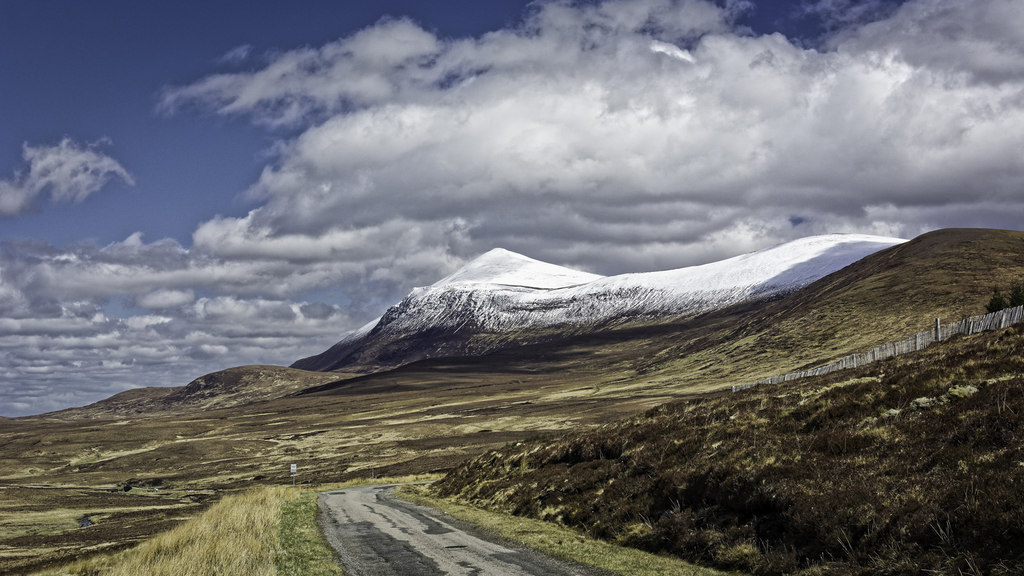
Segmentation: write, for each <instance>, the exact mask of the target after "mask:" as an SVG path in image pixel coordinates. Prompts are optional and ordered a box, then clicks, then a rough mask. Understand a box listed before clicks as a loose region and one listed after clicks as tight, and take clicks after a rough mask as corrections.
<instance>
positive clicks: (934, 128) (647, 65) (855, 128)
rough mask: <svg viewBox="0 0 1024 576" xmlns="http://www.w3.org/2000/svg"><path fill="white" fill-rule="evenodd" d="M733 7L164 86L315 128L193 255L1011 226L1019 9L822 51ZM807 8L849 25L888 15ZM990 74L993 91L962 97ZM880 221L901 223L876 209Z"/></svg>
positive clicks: (940, 2) (906, 18)
mask: <svg viewBox="0 0 1024 576" xmlns="http://www.w3.org/2000/svg"><path fill="white" fill-rule="evenodd" d="M742 9H744V6H742V5H740V4H738V3H735V4H733V5H732V8H731V9H723V8H721V7H718V6H715V5H713V4H711V3H707V2H700V1H689V2H672V1H669V0H663V1H661V0H647V1H622V2H616V1H608V2H602V3H597V4H570V3H565V2H547V3H541V4H539V5H537V6H536V7H535V9H534V11H533V13H532V15H531V16H530V17H529V18H528V19H527V20H526V21H525V22H524V23H523V24H522V25H521V26H520V27H518V28H515V29H507V30H499V31H496V32H493V33H490V34H487V35H484V36H481V37H478V38H472V39H455V40H442V39H439V38H436V37H434V36H432V35H431V34H430V33H429V32H426V31H424V30H422V29H420V28H419V27H417V26H416V25H415V24H414V23H412V22H410V21H407V20H388V21H384V22H381V23H379V24H378V25H375V26H373V27H371V28H368V29H367V30H364V31H362V32H360V33H358V34H355V35H353V36H351V37H348V38H343V39H341V40H338V41H337V42H334V43H331V44H329V45H326V46H324V47H322V48H320V49H315V50H314V49H303V50H298V51H294V52H288V53H284V54H281V55H279V56H278V57H277V58H276V59H274V60H272V61H271V62H270V63H269V64H268V65H267V66H266V67H265V68H264V69H262V70H257V71H255V72H247V73H241V74H231V75H220V76H213V77H210V78H207V79H205V80H201V81H199V82H197V83H196V84H193V85H191V86H186V87H182V88H178V89H174V90H171V91H168V93H167V94H166V95H165V103H168V104H171V103H173V104H174V105H181V104H182V103H186V102H192V103H198V104H201V105H209V106H213V107H214V108H215V109H217V110H218V111H219V112H221V113H223V114H233V115H239V114H249V115H251V116H252V117H253V118H254V119H255V120H256V121H258V122H261V123H267V124H282V123H290V122H295V121H298V120H304V121H306V122H308V123H307V124H306V125H305V129H304V131H303V132H302V133H301V134H300V135H299V136H298V137H296V138H294V139H292V140H290V141H288V142H284V143H282V144H281V146H280V147H279V150H280V155H279V157H278V158H277V160H276V161H275V162H274V163H273V164H272V165H270V166H268V167H267V168H266V169H265V170H264V172H263V174H262V176H261V177H260V179H259V181H258V182H257V183H256V184H255V185H254V186H253V187H252V189H251V190H250V195H251V196H252V197H253V198H254V199H257V200H259V201H261V202H263V203H264V205H263V206H262V207H261V208H259V209H257V210H255V211H253V212H252V213H250V214H249V215H248V216H247V217H245V218H222V219H218V220H216V221H212V222H208V223H206V224H204V225H203V226H201V227H200V228H199V230H198V231H197V233H196V237H195V240H196V243H197V245H203V246H209V247H210V249H211V250H215V251H219V252H218V253H220V254H221V255H224V256H227V255H228V253H229V252H232V251H233V252H234V254H236V255H239V256H241V255H243V253H244V254H245V255H246V256H248V257H258V256H260V255H262V256H274V257H283V255H284V254H286V253H291V254H295V255H297V256H296V257H308V258H311V259H325V258H330V257H338V256H339V255H341V256H340V257H341V258H344V259H346V260H353V261H357V260H358V259H359V258H365V260H364V261H370V260H373V261H379V259H380V257H381V254H379V253H376V252H375V253H373V254H372V255H370V254H364V252H367V248H366V246H367V244H368V243H370V244H372V245H373V246H375V247H379V246H381V245H382V244H383V243H386V240H385V239H386V238H387V237H388V236H389V235H392V234H394V231H393V228H394V226H392V225H391V224H395V223H400V224H401V225H402V226H412V227H414V228H415V229H416V230H417V231H418V233H419V234H420V237H421V238H422V240H421V241H419V242H418V243H415V244H408V246H409V247H408V248H406V247H405V246H406V245H407V244H406V243H402V242H400V243H399V245H398V246H394V247H386V248H384V250H385V251H388V250H389V251H391V252H394V253H399V254H402V257H403V258H406V257H411V256H413V255H415V254H416V253H417V252H418V251H421V250H422V251H428V250H429V251H435V250H439V249H440V250H444V251H447V252H448V253H449V254H452V255H454V256H456V257H463V256H468V255H471V254H474V253H479V252H481V251H484V250H486V249H488V248H490V247H493V246H495V245H501V246H505V247H508V248H511V249H518V250H521V251H526V252H529V253H531V254H532V255H534V256H537V257H540V258H545V259H552V260H557V259H558V258H559V257H560V256H566V255H572V256H573V257H574V258H575V259H574V260H568V262H569V263H573V264H575V265H577V266H582V267H586V268H589V269H593V270H597V271H601V272H605V273H609V272H621V271H627V270H632V269H636V268H637V267H639V266H644V265H649V264H655V265H659V266H680V265H685V264H690V263H693V260H694V258H707V257H714V256H725V255H728V254H729V253H732V252H735V250H731V249H730V248H729V247H728V246H727V245H721V251H720V252H712V251H709V249H708V247H709V246H714V245H717V244H716V243H714V242H712V241H711V240H710V239H711V238H712V237H713V235H715V234H721V233H722V232H723V231H726V230H730V229H733V228H734V227H735V226H736V223H737V222H748V223H751V224H752V228H751V230H757V233H756V234H757V236H756V242H755V245H757V246H764V245H767V244H771V243H773V242H778V241H783V240H786V239H789V238H792V237H794V236H799V235H806V234H809V233H815V232H826V231H830V230H836V229H864V230H867V229H879V228H884V229H891V230H896V231H899V232H901V233H902V234H904V235H913V234H915V233H916V232H918V231H921V230H923V229H928V228H930V227H934V226H935V225H937V224H938V223H939V222H942V221H948V220H949V219H950V218H937V219H929V220H919V219H916V218H915V217H916V216H920V215H923V214H925V213H931V214H935V212H934V211H925V210H922V208H924V207H930V206H936V205H938V206H949V207H950V208H949V209H950V210H951V214H953V213H955V214H956V215H958V216H960V217H963V218H969V217H970V213H971V209H970V206H972V205H977V206H980V205H981V203H983V202H992V201H997V200H1000V201H1005V202H1006V203H1007V205H1006V209H1007V210H1009V211H1010V212H1012V213H1014V214H1018V215H1024V201H1021V200H1018V199H1017V198H1016V194H1017V191H1019V190H1020V189H1021V185H1022V184H1024V159H1022V158H1021V154H1020V150H1021V149H1022V147H1024V129H1021V128H1024V92H1022V89H1024V84H1022V83H1021V81H1019V80H1018V79H1015V77H1013V76H1012V75H1009V76H1008V75H1007V74H1009V73H1010V72H1011V71H1012V69H1013V66H1016V65H1017V64H1016V63H1017V62H1020V61H1024V58H1018V57H1017V56H1018V54H1017V50H1018V49H1017V48H1014V47H1019V46H1024V42H1021V41H1019V40H1020V38H1019V36H1020V34H1021V33H1020V32H1019V31H1020V30H1021V29H1024V26H1016V24H1018V23H1020V24H1024V22H1022V21H1021V20H1022V18H1021V15H1020V14H1019V12H1020V10H1018V9H1016V8H1015V6H1014V4H1012V3H1009V2H1006V1H1003V0H987V1H985V2H977V3H972V4H971V5H970V6H969V7H968V6H966V5H963V4H962V3H955V2H952V0H948V1H947V0H920V1H917V2H908V3H907V4H906V5H904V6H903V8H902V9H900V10H898V11H895V12H893V13H892V15H891V18H889V19H887V20H884V21H881V22H876V23H873V24H868V25H865V26H862V27H856V28H853V29H847V30H843V32H842V33H841V34H837V35H836V36H835V38H834V40H833V42H832V44H830V48H829V49H828V50H817V49H808V48H804V47H801V46H799V45H795V44H794V43H792V42H791V41H789V40H788V39H786V38H784V37H782V36H780V35H770V36H760V37H758V36H753V35H750V34H748V33H746V32H744V31H742V30H739V29H736V28H735V27H734V26H733V25H732V19H733V18H734V17H735V15H736V13H737V12H738V11H740V10H742ZM815 9H816V10H818V11H819V12H820V13H822V14H827V15H828V17H829V18H831V19H832V20H834V21H836V22H840V21H843V22H846V23H858V22H862V21H865V20H870V19H871V18H872V17H879V16H880V15H887V14H889V12H891V11H892V10H891V9H890V10H883V7H882V6H880V5H877V6H876V5H872V6H865V5H859V4H858V5H856V6H854V5H852V4H849V3H842V2H836V1H830V2H819V3H817V5H816V6H815ZM844 18H845V20H844ZM920 22H924V24H921V23H920ZM950 30H954V31H955V32H950ZM378 51H379V52H380V55H377V52H378ZM665 56H669V58H666V57H665ZM999 62H1001V63H1002V64H998V65H997V63H999ZM993 67H996V68H998V69H999V70H1002V71H1003V72H1004V74H1003V75H1002V76H1000V78H1001V79H1002V80H1001V82H1000V83H997V84H993V83H978V82H974V81H972V79H974V78H975V75H982V76H984V75H989V76H991V74H992V70H993ZM979 77H980V76H979ZM271 80H274V81H271ZM964 197H970V198H973V199H975V201H974V202H970V201H968V202H961V201H960V200H961V199H963V198H964ZM890 205H891V206H895V207H898V208H899V209H900V210H903V212H899V211H897V212H892V211H880V210H878V207H881V206H890ZM954 205H955V206H956V208H955V209H954V208H953V206H954ZM965 205H966V206H967V207H968V209H967V211H966V212H964V206H965ZM953 210H955V212H952V211H953ZM882 213H885V214H888V215H889V217H892V218H893V220H890V221H884V222H878V221H875V220H873V219H872V215H877V214H882ZM794 222H796V223H799V224H796V225H795V224H794ZM410 223H412V224H410ZM754 223H756V225H754ZM406 250H409V252H406ZM697 255H699V256H697Z"/></svg>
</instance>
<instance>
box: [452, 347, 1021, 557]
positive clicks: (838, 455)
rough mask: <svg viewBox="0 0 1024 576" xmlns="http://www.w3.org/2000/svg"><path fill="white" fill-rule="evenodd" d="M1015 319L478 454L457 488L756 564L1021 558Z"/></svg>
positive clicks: (617, 536) (609, 533) (638, 541)
mask: <svg viewBox="0 0 1024 576" xmlns="http://www.w3.org/2000/svg"><path fill="white" fill-rule="evenodd" d="M1022 485H1024V327H1015V328H1010V329H1007V330H1004V331H999V332H991V333H986V334H981V335H975V336H970V337H956V338H953V339H951V340H949V341H946V342H943V343H941V344H938V345H934V346H933V347H931V348H929V349H927V350H924V351H922V352H918V353H915V354H909V355H906V356H901V357H898V358H894V359H890V360H887V361H884V362H880V363H877V364H874V365H871V366H866V367H862V368H859V369H856V370H850V371H843V372H837V373H834V374H831V375H828V376H823V377H818V378H808V379H805V380H801V381H797V382H792V383H787V384H782V385H777V386H763V387H758V388H754V389H751V390H747V391H744V392H740V393H736V394H730V393H726V394H720V395H716V396H709V397H704V398H698V399H693V400H687V401H682V402H677V403H672V404H667V405H665V406H662V407H659V408H657V409H654V410H650V411H648V412H647V413H645V414H642V415H637V416H634V417H632V418H629V419H626V420H622V421H618V422H614V423H610V424H608V425H606V426H602V427H601V428H598V429H596V430H590V431H581V432H578V433H574V434H569V435H566V436H564V437H561V438H553V439H547V440H543V441H539V442H524V443H521V444H513V445H509V446H506V447H505V448H503V449H500V450H495V451H492V452H490V453H486V454H484V455H482V456H481V457H479V458H477V459H476V460H474V461H473V462H471V463H469V464H467V465H466V466H464V467H463V468H461V469H459V470H457V471H455V472H453V473H451V474H449V475H448V476H447V477H446V478H445V479H443V480H441V481H439V482H437V483H435V484H434V485H433V486H432V490H436V492H437V494H438V495H440V496H443V497H456V498H458V501H459V502H460V503H464V504H470V505H473V506H477V507H486V508H488V509H493V510H498V511H502V512H505V513H509V514H514V515H516V516H522V517H530V518H534V519H544V520H550V521H553V522H558V523H561V524H563V525H565V526H568V527H573V528H577V529H580V530H584V531H586V532H587V534H589V535H591V536H594V537H597V538H601V539H604V540H607V541H610V542H615V543H618V544H622V545H627V546H633V547H636V548H640V549H644V550H648V551H652V552H658V553H668V554H673V555H676V556H677V557H680V558H683V559H686V560H688V561H691V562H695V563H699V564H702V565H711V566H715V567H718V568H721V569H732V570H743V571H746V572H752V573H754V574H758V575H762V574H763V575H778V574H805V575H807V576H810V575H818V574H840V575H858V576H860V575H867V574H908V575H909V574H919V573H933V574H949V575H951V576H952V575H960V574H975V573H980V574H995V575H1004V574H1005V575H1009V574H1021V573H1024V548H1022V547H1021V545H1020V542H1024V491H1021V489H1020V486H1022Z"/></svg>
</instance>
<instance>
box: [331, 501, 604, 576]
mask: <svg viewBox="0 0 1024 576" xmlns="http://www.w3.org/2000/svg"><path fill="white" fill-rule="evenodd" d="M320 510H321V518H320V520H321V524H322V526H323V528H324V532H325V533H326V534H327V540H328V541H329V542H330V543H331V546H333V547H334V549H335V550H337V552H338V554H339V556H340V557H341V565H342V568H343V569H344V571H345V574H346V575H348V576H388V575H392V574H394V575H403V576H439V575H448V574H465V575H475V574H481V575H487V576H519V575H536V574H544V575H551V576H561V575H564V576H570V575H572V576H592V575H596V574H599V573H598V572H590V571H587V570H586V569H584V568H580V567H578V566H572V565H569V564H566V563H563V562H560V561H557V560H554V559H552V558H549V557H547V556H544V555H543V554H540V553H538V552H536V551H533V550H522V549H514V548H510V547H509V545H507V544H498V543H495V542H490V541H487V540H484V539H482V538H481V537H480V535H479V534H476V535H474V534H470V533H468V532H467V531H465V530H463V529H460V528H457V527H455V526H453V525H452V523H451V522H452V521H451V519H450V518H448V519H445V517H443V516H442V515H441V513H440V512H438V511H436V510H433V509H430V508H423V507H421V506H416V505H415V504H410V503H408V502H405V501H403V500H399V499H397V498H395V497H394V486H364V487H359V488H350V489H346V490H337V491H334V492H324V493H322V494H320Z"/></svg>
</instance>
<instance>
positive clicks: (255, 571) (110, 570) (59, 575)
mask: <svg viewBox="0 0 1024 576" xmlns="http://www.w3.org/2000/svg"><path fill="white" fill-rule="evenodd" d="M316 513H317V504H316V493H315V492H313V491H311V490H306V489H300V488H291V487H283V486H274V487H260V488H255V489H252V490H249V491H246V492H244V493H241V494H234V495H231V496H226V497H224V498H223V499H221V500H220V502H218V503H217V504H215V505H214V506H212V507H211V508H210V509H208V510H207V511H205V512H204V513H202V514H200V515H199V516H197V517H195V518H193V519H192V520H190V521H188V522H185V523H183V524H181V525H179V526H177V527H176V528H174V529H172V530H170V531H168V532H166V533H163V534H160V535H158V536H156V537H154V538H151V539H149V540H147V541H145V542H143V543H142V544H140V545H139V546H137V547H135V548H132V549H130V550H125V551H122V552H118V553H116V554H112V555H108V556H100V557H97V558H92V559H88V560H84V561H79V562H75V563H73V564H70V565H68V566H65V567H63V568H60V569H57V570H52V571H48V572H45V573H43V574H45V576H101V575H102V576H135V575H138V574H148V575H152V576H189V575H193V574H194V575H196V576H200V575H202V576H206V575H218V576H277V575H279V574H281V575H289V576H291V575H295V576H307V575H308V576H331V575H338V576H340V575H341V570H340V568H339V567H338V566H337V564H336V563H335V560H334V553H333V551H332V550H331V549H330V547H329V546H328V545H327V543H326V541H325V540H324V538H323V536H322V534H321V533H320V530H319V527H318V526H317V523H316Z"/></svg>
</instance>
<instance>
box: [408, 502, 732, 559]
mask: <svg viewBox="0 0 1024 576" xmlns="http://www.w3.org/2000/svg"><path fill="white" fill-rule="evenodd" d="M396 493H397V495H398V496H400V497H402V498H405V499H407V500H409V501H411V502H414V503H416V504H420V505H422V506H430V507H432V508H437V509H439V510H441V511H443V512H445V513H446V514H449V515H451V516H454V517H455V518H458V519H460V520H463V521H466V522H470V523H472V524H474V525H476V526H478V527H480V528H482V529H483V530H485V531H486V532H490V533H492V534H496V535H498V536H499V537H500V538H504V539H505V540H509V541H512V542H516V543H518V544H521V545H523V546H527V547H529V548H533V549H534V550H539V551H541V552H543V553H545V554H548V555H550V556H554V557H557V558H563V559H565V560H569V561H572V562H576V563H579V564H586V565H589V566H595V567H597V568H601V569H603V570H608V571H611V572H613V573H615V574H630V575H633V576H662V575H664V574H675V575H678V576H716V575H722V574H726V573H725V572H721V571H718V570H713V569H710V568H702V567H699V566H695V565H693V564H689V563H687V562H683V561H682V560H679V559H678V558H672V557H668V556H660V555H656V554H651V553H648V552H643V551H641V550H637V549H635V548H626V547H623V546H616V545H614V544H610V543H608V542H602V541H601V540H596V539H594V538H590V537H588V536H586V535H584V534H581V533H580V532H578V531H576V530H572V529H569V528H566V527H565V526H560V525H558V524H554V523H551V522H544V521H541V520H536V519H533V518H521V517H517V516H510V515H508V514H501V513H498V512H494V511H490V510H485V509H482V508H477V507H473V506H467V505H465V504H460V503H458V502H455V501H454V500H452V499H447V498H438V497H436V496H433V495H431V494H430V492H428V491H427V490H426V487H425V486H423V485H408V486H402V487H400V488H399V490H398V491H397V492H396Z"/></svg>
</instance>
